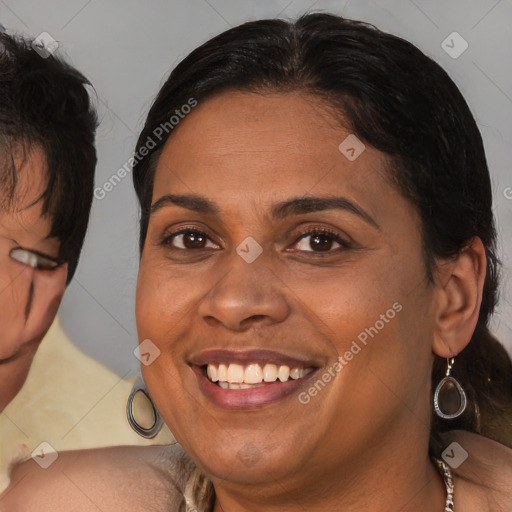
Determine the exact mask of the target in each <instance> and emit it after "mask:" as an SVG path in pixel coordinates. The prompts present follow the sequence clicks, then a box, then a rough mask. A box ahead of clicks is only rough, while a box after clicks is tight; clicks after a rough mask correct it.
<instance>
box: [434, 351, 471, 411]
mask: <svg viewBox="0 0 512 512" xmlns="http://www.w3.org/2000/svg"><path fill="white" fill-rule="evenodd" d="M446 361H447V368H446V373H445V377H444V378H443V379H442V380H441V382H439V384H438V385H437V387H436V390H435V392H434V409H435V411H436V414H437V415H438V416H439V417H440V418H443V419H445V420H452V419H454V418H458V417H459V416H460V415H461V414H462V413H463V412H464V411H465V410H466V406H467V403H468V399H467V397H466V393H465V392H464V390H463V389H462V386H461V385H460V384H459V382H458V381H457V379H455V378H454V377H451V376H450V371H451V369H452V366H453V363H454V361H455V358H453V357H452V358H451V359H447V360H446Z"/></svg>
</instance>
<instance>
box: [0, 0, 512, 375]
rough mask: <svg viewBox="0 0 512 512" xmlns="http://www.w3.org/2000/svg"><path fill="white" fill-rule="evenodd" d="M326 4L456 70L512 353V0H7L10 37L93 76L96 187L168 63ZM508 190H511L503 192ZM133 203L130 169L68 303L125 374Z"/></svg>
mask: <svg viewBox="0 0 512 512" xmlns="http://www.w3.org/2000/svg"><path fill="white" fill-rule="evenodd" d="M311 9H313V10H325V11H330V12H333V13H337V14H342V15H344V16H346V17H349V18H350V17H351V18H355V19H361V20H364V21H369V22H372V23H375V24H376V25H377V26H378V27H379V28H381V29H383V30H386V31H388V32H392V33H394V34H397V35H399V36H402V37H404V38H405V39H408V40H409V41H411V42H413V43H415V44H416V45H417V46H419V47H420V48H421V49H422V50H423V51H424V52H425V53H427V54H428V55H430V56H431V57H433V58H434V59H435V60H436V61H437V62H439V63H440V64H441V65H442V66H443V67H444V68H445V69H447V71H448V72H449V73H450V75H451V76H452V78H453V79H454V80H455V82H456V83H457V84H458V85H459V87H460V88H461V90H462V92H463V94H464V96H465V97H466V99H467V101H468V103H469V105H470V106H471V108H472V110H473V112H474V114H475V116H476V119H477V121H478V124H479V127H480V129H481V131H482V134H483V137H484V141H485V146H486V150H487V157H488V161H489V165H490V169H491V173H492V179H493V188H494V192H495V214H496V216H497V221H498V229H499V233H500V237H501V255H502V258H503V262H504V268H503V285H502V300H501V304H500V307H499V311H498V314H497V315H496V317H495V319H494V323H493V330H494V332H495V333H496V334H497V335H498V337H499V338H500V339H501V340H503V341H504V342H505V344H506V346H507V347H508V348H509V350H510V351H511V352H512V321H511V318H512V303H511V301H512V293H511V288H512V286H511V284H512V269H511V265H512V261H511V258H510V256H509V255H510V254H511V253H512V173H511V172H510V162H511V160H512V159H511V156H512V144H511V142H512V133H511V131H512V123H511V122H510V119H511V118H512V72H511V63H512V31H511V30H510V27H511V26H512V4H511V2H510V1H507V0H489V1H487V0H470V1H468V0H451V1H450V2H440V1H437V0H415V1H411V0H383V1H379V2H377V1H370V0H353V1H350V0H343V1H329V0H325V1H324V0H319V1H316V2H315V1H306V0H260V1H248V0H181V1H179V0H172V1H165V0H152V1H146V2H142V1H136V0H68V1H64V0H45V1H39V0H0V22H1V23H2V24H3V25H4V26H5V27H6V28H7V31H8V32H9V33H13V32H18V33H21V34H23V35H26V36H31V37H35V36H37V35H38V34H40V33H41V32H48V33H49V34H51V36H52V37H53V38H54V39H55V40H57V41H58V42H59V48H58V50H57V52H59V53H60V54H61V55H63V56H65V57H66V58H68V59H69V60H70V61H71V62H72V63H73V64H74V65H75V66H76V67H78V68H79V69H80V70H81V71H82V72H83V73H84V74H85V75H86V76H87V77H88V78H89V79H90V81H91V82H92V83H93V84H94V87H95V89H96V92H97V94H98V107H99V112H100V118H101V125H100V128H99V131H98V137H97V145H98V153H99V164H98V169H97V177H96V183H97V185H98V186H101V185H102V184H103V183H105V181H106V180H108V179H109V178H110V177H111V176H112V175H113V174H114V173H115V172H116V171H117V169H119V168H120V167H122V166H123V164H124V163H125V162H126V161H127V159H128V158H129V157H130V155H131V152H132V151H133V148H134V146H135V141H136V137H137V133H138V131H139V130H140V129H141V127H142V124H143V121H144V118H145V114H146V113H147V111H148V109H149V106H150V103H151V101H152V99H153V98H154V96H155V94H156V92H157V91H158V89H159V86H160V85H161V84H162V83H163V79H164V77H165V76H166V75H167V73H168V71H169V70H170V69H171V68H172V67H174V66H175V65H176V64H177V63H178V62H179V61H180V60H181V59H182V58H183V57H185V56H186V55H187V53H189V52H190V51H191V50H192V49H193V48H195V47H196V46H198V45H199V44H200V43H202V42H204V41H206V40H207V39H209V38H210V37H212V36H214V35H216V34H218V33H219V32H222V31H224V30H226V29H228V28H229V27H230V26H234V25H237V24H239V23H242V22H244V21H248V20H253V19H257V18H269V17H272V18H274V17H285V18H293V17H296V16H297V15H299V14H302V13H304V12H305V11H307V10H311ZM453 31H457V32H458V33H460V34H461V35H462V37H463V38H464V39H465V40H466V41H467V42H468V43H469V48H468V49H467V51H465V52H464V53H463V54H462V55H461V56H460V57H458V58H457V59H454V58H452V57H450V56H449V55H448V54H447V53H446V52H445V51H444V50H443V48H442V47H441V43H442V41H443V40H445V39H446V37H447V36H448V35H449V34H451V33H452V32H453ZM507 197H508V198H507ZM137 217H138V211H137V205H136V200H135V195H134V193H133V191H132V185H131V175H128V176H127V177H126V178H125V179H124V180H123V181H122V182H121V183H120V184H119V185H118V186H116V187H115V189H114V190H113V191H111V192H110V193H108V194H107V196H106V197H105V198H104V199H103V200H97V199H96V200H95V201H94V205H93V210H92V218H91V224H90V228H89V232H88V236H87V239H86V243H85V246H84V251H83V256H82V260H81V263H80V266H79V267H78V271H77V274H76V277H75V279H74V280H73V282H72V284H71V285H70V287H69V289H68V292H67V294H66V296H65V299H64V302H63V304H62V307H61V310H60V316H61V319H62V322H63V325H64V328H65V330H66V331H67V332H68V334H69V335H70V337H71V338H72V339H73V340H74V341H75V343H76V344H77V345H78V346H79V347H80V348H81V349H82V350H83V351H84V352H86V353H88V354H90V355H92V356H93V357H95V358H96V359H98V360H100V361H102V362H104V363H105V364H107V365H108V366H110V367H111V368H113V369H114V370H115V371H116V372H117V373H119V374H120V375H127V374H130V373H135V372H137V371H138V366H139V363H138V360H137V359H136V358H135V356H134V355H133V350H134V348H135V346H136V343H137V339H136V337H137V336H136V329H135V319H134V292H135V285H136V278H137V265H138V255H137Z"/></svg>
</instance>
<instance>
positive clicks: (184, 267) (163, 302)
mask: <svg viewBox="0 0 512 512" xmlns="http://www.w3.org/2000/svg"><path fill="white" fill-rule="evenodd" d="M348 133H350V132H349V131H348V130H347V129H345V128H343V126H341V125H340V124H339V123H338V122H337V121H336V120H335V119H334V118H333V117H332V114H331V113H330V111H329V109H326V108H325V106H324V105H323V104H322V103H321V101H320V100H318V99H317V98H314V97H311V96H306V95H303V94H298V93H293V94H291V93H288V94H265V95H257V94H250V93H240V92H230V93H224V94H221V95H219V96H217V97H215V98H212V99H209V100H207V101H205V102H204V103H203V104H201V105H199V106H198V107H197V108H196V109H194V112H193V113H191V114H190V115H188V116H187V118H186V119H185V120H183V121H181V123H180V125H179V126H178V128H177V129H175V133H173V135H172V137H171V138H170V139H169V141H168V143H167V145H166V147H165V150H164V152H163V154H162V156H161V158H160V161H159V164H158V168H157V172H156V176H155V183H154V194H153V203H157V202H159V205H160V206H161V207H160V208H155V212H154V213H153V215H152V216H151V220H150V224H149V231H148V237H147V240H146V243H145V246H144V250H143V254H142V259H141V266H140V275H139V283H138V290H137V322H138V327H139V339H140V340H145V339H150V340H151V342H152V343H153V344H154V345H156V346H157V347H158V349H159V350H160V354H159V355H158V354H157V352H156V351H154V347H153V346H152V345H151V344H148V342H146V344H145V345H144V347H145V350H147V351H148V352H147V353H149V358H150V359H151V360H152V359H153V358H155V357H156V356H157V357H156V358H155V359H154V360H153V361H152V362H151V364H149V365H148V366H145V365H143V372H144V378H145V381H146V383H147V385H148V388H149V390H150V392H151V395H152V397H153V400H154V401H155V403H156V405H157V407H158V409H159V410H160V412H161V414H162V415H163V416H164V419H165V420H166V422H167V423H168V425H169V426H170V428H171V430H172V431H173V433H174V434H175V436H176V437H177V439H178V440H179V442H180V443H181V444H182V446H183V448H184V449H185V451H186V452H188V453H189V454H190V455H191V457H192V458H193V459H194V460H195V462H197V463H198V464H199V465H200V467H201V469H202V470H203V471H204V472H205V473H206V474H207V476H208V477H209V478H211V479H212V480H213V482H214V484H215V488H216V492H217V502H216V506H215V512H221V511H222V512H235V511H236V512H240V511H251V512H262V511H266V512H268V511H270V512H272V511H280V512H283V511H284V512H286V511H291V510H293V511H294V512H295V511H297V510H308V511H312V512H315V511H318V510H322V511H324V510H343V512H351V511H360V510H371V511H389V512H396V511H397V510H401V511H402V512H409V511H411V512H412V511H415V512H416V511H418V510H421V511H426V512H442V510H444V503H445V499H446V492H445V488H444V485H443V483H442V480H441V477H440V475H439V473H438V470H437V469H436V468H435V467H434V466H433V464H432V463H431V461H430V460H429V459H428V457H427V446H428V438H429V418H430V411H431V389H430V373H431V365H432V361H433V357H434V356H433V353H436V354H438V355H439V356H442V357H449V356H450V355H456V354H458V353H459V352H460V351H461V350H462V349H463V348H464V346H465V345H466V344H467V343H468V341H469V339H470V338H471V334H472V332H473V329H474V326H475V324H476V320H477V315H478V310H479V306H480V300H481V291H482V287H483V279H484V273H485V256H484V250H483V247H482V244H481V243H480V241H479V240H478V239H475V240H473V241H472V243H471V244H469V245H468V248H467V249H466V250H465V251H463V252H462V253H461V254H460V256H458V257H457V258H454V259H453V260H451V261H445V262H438V263H439V268H438V271H437V273H436V283H435V285H433V284H431V283H429V281H428V280H427V279H426V277H425V276H426V271H425V265H424V261H423V256H422V252H421V234H420V223H419V218H418V215H417V213H416V211H415V208H414V206H413V205H411V204H410V203H409V202H408V201H406V200H405V199H404V198H403V197H402V196H401V195H400V194H399V193H398V192H397V191H396V189H395V188H394V187H393V186H392V185H391V184H390V182H389V180H388V178H387V176H388V175H387V171H386V160H385V159H384V158H383V156H382V155H381V154H379V152H378V151H376V150H374V149H372V148H371V147H369V146H367V147H366V149H365V151H364V152H363V153H362V154H361V155H360V156H359V157H358V158H357V159H356V160H354V161H349V160H348V159H347V158H345V156H344V155H343V154H341V153H340V151H339V150H338V146H339V144H340V143H341V142H342V141H343V140H344V139H345V138H346V136H347V135H348ZM169 194H172V195H174V196H178V195H180V196H200V197H202V198H203V199H206V200H208V202H209V203H211V204H213V205H214V206H215V207H216V208H217V210H218V211H217V212H216V213H204V212H199V211H195V210H192V209H190V208H184V207H183V206H177V205H173V204H171V202H170V198H168V199H167V200H166V201H160V199H161V198H162V197H165V196H168V195H169ZM307 197H317V198H333V197H343V198H345V199H346V200H349V201H351V203H352V204H354V205H357V207H358V208H359V209H360V210H359V211H363V210H364V211H365V212H366V213H367V215H368V216H370V217H371V219H373V221H369V220H368V217H367V218H363V217H361V215H358V214H356V213H354V209H353V208H352V210H350V209H347V208H342V209H339V208H338V209H330V210H318V211H309V212H307V211H305V212H302V213H300V214H299V213H298V211H297V210H298V209H297V208H295V210H292V208H291V207H288V208H287V210H286V211H287V213H289V215H287V216H281V217H279V218H276V219H273V217H272V215H271V214H272V208H273V207H275V205H276V204H279V203H282V202H288V201H290V200H292V199H297V198H299V199H304V198H307ZM174 199H175V200H176V197H174ZM181 199H182V200H181V204H182V205H184V204H187V205H188V206H190V207H192V206H194V205H195V206H198V205H203V206H204V205H205V203H204V201H203V202H199V201H196V202H195V203H193V202H190V201H188V202H187V203H185V202H184V198H181ZM164 203H166V204H165V205H163V204H164ZM301 204H302V205H304V203H301ZM342 204H343V205H345V206H347V205H348V203H347V202H345V203H342ZM309 206H311V202H310V203H309ZM281 211H282V212H284V211H283V209H281ZM292 213H294V214H292ZM363 216H364V214H363ZM374 224H377V225H378V227H376V226H375V225H374ZM184 227H186V228H187V229H188V230H190V229H192V228H194V229H198V230H201V231H205V232H206V234H207V235H208V237H210V238H211V240H210V238H209V239H207V243H206V249H202V250H201V249H183V248H182V249H180V247H185V246H184V245H183V242H184V241H186V243H187V246H188V247H194V245H196V246H199V247H201V245H202V244H203V243H204V242H203V239H201V238H196V239H195V240H194V239H193V238H192V237H190V236H188V237H179V236H178V237H175V238H171V239H169V238H168V237H169V235H170V234H171V233H173V232H176V231H180V230H182V229H183V228H184ZM312 227H316V228H328V229H329V230H331V231H334V232H335V233H336V234H339V236H340V237H341V238H343V239H344V240H347V242H348V243H349V244H350V245H349V247H350V248H343V249H341V250H339V249H338V247H339V246H338V245H337V244H335V243H334V242H333V245H332V248H331V249H330V251H331V252H329V254H326V253H321V254H319V255H316V254H312V253H313V250H316V252H320V251H318V249H317V247H318V246H320V247H325V246H327V248H328V247H329V239H324V240H317V241H316V242H315V241H314V240H313V239H312V238H308V237H307V232H309V231H311V228H312ZM301 236H302V237H303V238H301V239H300V240H298V239H299V238H300V237H301ZM247 237H252V238H254V239H255V240H256V241H257V242H258V244H259V245H260V246H261V247H262V249H263V252H262V253H261V254H260V255H259V256H258V257H257V258H256V259H255V260H254V261H253V262H252V263H248V262H247V261H246V260H245V259H243V258H242V257H241V256H240V255H239V253H240V254H242V255H244V256H245V255H246V254H247V253H244V252H243V250H247V248H246V246H245V243H247V242H245V243H243V244H242V245H241V249H242V251H240V250H239V253H237V251H236V249H237V247H238V246H240V244H241V243H242V242H243V241H244V240H245V239H246V238H247ZM164 239H167V243H168V245H162V240H164ZM194 242H195V243H194ZM310 242H313V244H312V245H313V247H312V246H311V245H310ZM173 244H174V245H173ZM194 251H195V252H194ZM250 251H251V249H250V247H249V252H250ZM395 303H396V304H399V305H401V306H402V309H401V310H400V311H399V312H396V315H394V317H393V318H392V319H391V320H389V319H388V322H385V325H384V326H383V327H382V329H380V330H379V331H378V334H376V335H374V337H373V338H372V337H368V341H367V344H366V345H363V344H362V343H361V342H359V345H360V346H361V350H360V351H358V352H357V354H355V355H353V357H352V359H351V360H350V361H349V360H348V359H349V357H347V356H346V355H345V354H346V352H347V350H349V348H350V347H351V346H352V342H353V341H354V340H356V341H357V340H358V335H359V334H360V333H362V332H365V329H367V328H369V327H372V326H375V325H376V322H377V321H378V320H380V319H381V316H380V315H385V314H386V312H387V311H388V310H389V309H390V308H392V307H393V305H394V304H395ZM210 349H221V350H224V349H229V350H231V351H232V353H231V357H232V358H235V359H236V357H235V356H236V354H240V353H241V352H246V351H247V350H249V349H258V350H259V349H265V350H270V351H274V352H275V351H277V352H278V353H279V354H284V355H288V356H290V357H293V358H295V359H300V360H307V361H310V362H311V364H312V363H315V365H317V366H318V369H317V370H316V373H314V374H310V376H309V378H308V377H306V378H303V379H302V380H298V381H296V382H297V383H298V386H297V388H295V387H293V386H294V385H293V384H292V389H293V391H292V393H291V394H289V395H287V396H285V397H281V398H280V399H276V397H275V396H274V397H273V401H267V403H266V404H264V405H261V403H259V401H260V400H261V398H262V396H263V397H265V396H266V395H265V394H266V393H268V391H267V390H264V391H263V393H262V391H261V388H259V389H260V391H258V390H256V391H254V390H247V391H246V390H227V391H224V392H223V391H222V390H220V388H219V389H217V388H215V391H216V392H215V393H214V394H213V396H214V397H215V400H216V401H213V400H212V399H211V398H210V395H208V394H205V393H204V392H203V391H202V387H201V385H204V386H207V383H205V382H204V377H201V376H200V375H201V372H197V373H196V372H195V371H194V369H193V365H192V363H191V362H192V361H196V362H197V361H198V359H199V356H198V354H199V353H200V352H201V351H204V350H210ZM253 355H254V354H253ZM253 355H251V356H249V357H253ZM338 356H341V357H343V358H344V361H345V364H344V365H343V366H342V368H341V369H340V371H339V372H338V373H335V375H336V377H335V378H333V379H331V380H330V382H328V383H327V384H326V385H325V386H323V387H321V388H320V389H321V390H320V391H319V392H318V393H317V394H316V396H313V397H311V400H310V401H309V403H307V404H304V403H301V401H299V397H300V396H301V395H300V393H303V392H305V391H306V392H307V390H308V389H309V388H310V387H311V386H312V384H313V383H315V382H317V380H318V379H319V378H320V377H321V376H322V375H324V374H325V372H326V370H327V369H329V368H334V367H335V366H334V365H335V362H336V360H337V358H338ZM210 357H212V356H210ZM222 357H224V358H226V357H228V356H226V355H225V354H224V355H222ZM276 357H277V356H276ZM228 362H229V361H228ZM253 362H260V361H257V360H256V361H253ZM455 364H457V362H456V361H455ZM200 383H202V384H200ZM210 386H213V384H210ZM271 386H273V388H270V386H269V388H270V389H277V390H278V391H277V393H278V395H279V393H280V392H279V390H280V389H282V388H278V386H289V384H279V383H276V384H272V385H271ZM206 389H211V388H208V387H207V388H206ZM235 394H237V395H235ZM302 396H303V395H302ZM267 398H269V397H268V396H267ZM244 401H246V403H247V402H250V404H247V405H244ZM303 401H304V400H303ZM234 403H238V406H237V407H229V404H231V405H233V404H234ZM452 441H456V442H458V443H459V444H460V445H461V446H462V447H464V448H465V449H466V451H467V452H468V453H469V454H470V455H469V458H468V459H467V460H466V461H465V462H464V463H463V464H462V465H461V466H460V467H459V468H457V469H456V470H454V475H456V476H455V489H456V490H455V503H456V510H457V511H458V512H461V511H464V512H482V511H485V510H487V511H491V510H492V511H493V512H494V511H507V512H508V511H509V510H512V496H511V495H510V491H509V485H508V483H509V482H510V481H511V480H512V451H511V450H510V449H508V448H506V447H505V446H502V445H499V444H498V443H495V442H493V441H490V440H489V439H486V438H483V437H481V436H477V435H474V434H470V433H464V432H452V433H450V434H449V435H448V436H447V437H446V438H445V444H446V446H448V445H449V444H450V443H451V442H452ZM180 457H181V455H180V451H179V449H177V447H161V448H156V447H150V448H134V447H118V448H111V449H104V450H89V451H85V452H82V453H77V452H68V453H61V454H60V455H59V458H58V459H57V461H56V462H55V463H54V464H52V465H51V466H50V467H49V468H48V469H46V470H43V469H41V468H40V467H39V466H38V465H37V464H36V463H35V462H34V461H32V460H30V461H28V462H26V463H24V464H21V465H19V466H18V467H17V468H16V469H15V471H14V472H13V475H12V485H11V487H10V489H9V490H8V491H7V492H6V493H5V494H4V495H3V496H2V497H1V498H0V510H2V506H3V507H5V508H4V509H5V510H8V511H10V510H17V511H19V512H23V511H25V510H27V511H28V510H34V508H37V510H38V511H39V512H45V511H52V512H58V511H60V510H62V511H68V510H69V504H70V503H73V504H75V503H77V504H79V505H77V510H80V511H81V512H86V511H87V512H88V511H95V512H97V510H98V508H101V510H102V511H103V512H117V511H118V510H119V511H121V510H126V509H127V507H128V508H130V510H141V511H142V510H149V509H151V510H176V507H175V505H172V503H175V502H176V501H174V502H173V500H176V499H179V498H180V497H181V494H180V490H179V489H183V487H184V482H183V480H184V478H185V479H186V471H183V470H180V464H178V463H177V461H179V460H180ZM154 470H156V471H154ZM458 475H461V476H460V477H459V476H458ZM162 482H164V488H166V489H167V490H168V492H169V495H168V496H165V493H163V492H162V485H161V484H162ZM173 482H174V483H173ZM174 484H177V487H175V485H174ZM173 493H175V494H173ZM13 507H15V508H13Z"/></svg>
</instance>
